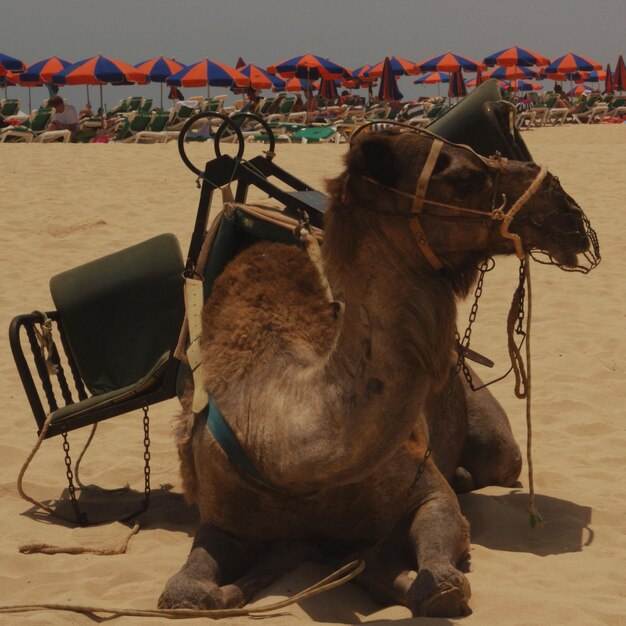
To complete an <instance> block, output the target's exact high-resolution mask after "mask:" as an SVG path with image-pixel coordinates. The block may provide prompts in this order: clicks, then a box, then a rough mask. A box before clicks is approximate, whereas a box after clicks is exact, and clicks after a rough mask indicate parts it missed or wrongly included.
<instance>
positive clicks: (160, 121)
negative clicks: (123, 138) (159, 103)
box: [127, 111, 179, 143]
mask: <svg viewBox="0 0 626 626" xmlns="http://www.w3.org/2000/svg"><path fill="white" fill-rule="evenodd" d="M171 117H172V113H171V112H170V111H154V113H152V116H151V118H150V121H149V122H148V125H147V126H146V129H145V130H142V131H139V132H138V133H135V134H134V135H132V136H130V137H129V138H128V141H127V143H167V142H168V141H174V140H176V138H177V137H178V134H179V131H169V130H167V127H168V123H169V121H170V119H171Z"/></svg>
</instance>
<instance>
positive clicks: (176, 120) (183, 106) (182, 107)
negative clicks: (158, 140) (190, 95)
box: [168, 100, 200, 131]
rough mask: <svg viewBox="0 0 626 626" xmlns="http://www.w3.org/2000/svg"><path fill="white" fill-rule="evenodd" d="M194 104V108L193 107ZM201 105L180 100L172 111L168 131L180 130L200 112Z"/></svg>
mask: <svg viewBox="0 0 626 626" xmlns="http://www.w3.org/2000/svg"><path fill="white" fill-rule="evenodd" d="M192 103H193V106H192ZM199 107H200V104H199V103H198V102H195V101H192V100H191V101H190V100H179V101H178V102H177V103H176V104H175V105H174V108H173V109H172V118H171V120H170V123H169V125H168V130H172V131H174V130H180V129H181V128H182V127H183V126H184V125H185V122H186V121H187V120H188V119H189V118H190V117H191V116H192V115H194V114H196V113H197V112H198V110H199Z"/></svg>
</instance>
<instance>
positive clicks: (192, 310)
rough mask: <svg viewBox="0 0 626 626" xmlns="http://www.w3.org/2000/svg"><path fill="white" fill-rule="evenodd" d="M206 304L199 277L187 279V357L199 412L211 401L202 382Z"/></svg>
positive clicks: (193, 403) (195, 411)
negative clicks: (203, 328) (202, 350)
mask: <svg viewBox="0 0 626 626" xmlns="http://www.w3.org/2000/svg"><path fill="white" fill-rule="evenodd" d="M203 304H204V286H203V284H202V281H201V280H198V279H197V278H186V279H185V309H186V310H187V321H188V324H189V341H190V343H189V347H188V348H187V359H188V360H189V367H190V368H191V372H192V375H193V402H192V409H193V411H194V413H199V412H200V411H202V409H203V408H204V407H205V406H206V405H207V404H208V402H209V394H208V393H207V390H206V389H205V388H204V384H203V382H202V376H201V374H202V370H201V368H200V365H201V364H202V355H201V352H200V334H201V333H202V306H203Z"/></svg>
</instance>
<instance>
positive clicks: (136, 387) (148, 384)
mask: <svg viewBox="0 0 626 626" xmlns="http://www.w3.org/2000/svg"><path fill="white" fill-rule="evenodd" d="M169 356H170V353H169V351H168V352H166V353H164V354H163V355H162V356H161V358H160V359H159V360H158V361H157V362H156V363H155V364H154V366H153V367H152V369H151V370H150V371H149V372H148V373H147V374H146V375H145V376H144V377H143V378H141V379H139V380H138V381H137V382H135V383H134V384H132V385H127V386H126V387H122V388H121V389H114V390H113V391H109V392H107V393H101V394H99V395H96V396H91V397H90V398H86V399H85V400H81V401H80V402H74V403H73V404H68V405H67V406H64V407H61V408H59V409H57V410H56V411H54V412H53V413H52V418H51V424H60V423H62V422H69V421H71V420H73V419H74V418H76V417H80V416H81V415H84V414H85V413H88V412H90V411H93V410H94V409H104V408H107V407H109V406H113V405H115V404H119V403H120V402H123V401H124V400H129V399H131V398H134V397H136V396H139V395H141V394H144V393H146V392H148V391H152V390H153V389H156V388H157V387H158V386H159V385H160V384H161V381H162V380H163V376H164V374H165V370H166V368H167V363H168V361H169Z"/></svg>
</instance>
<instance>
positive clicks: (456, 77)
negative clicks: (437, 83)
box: [448, 70, 467, 98]
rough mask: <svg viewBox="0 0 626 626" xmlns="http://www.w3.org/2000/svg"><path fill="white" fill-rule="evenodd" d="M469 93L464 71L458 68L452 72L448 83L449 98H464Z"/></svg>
mask: <svg viewBox="0 0 626 626" xmlns="http://www.w3.org/2000/svg"><path fill="white" fill-rule="evenodd" d="M466 95H467V87H466V86H465V81H464V80H463V71H462V70H458V71H455V72H452V73H451V74H450V82H449V83H448V98H464V97H465V96H466Z"/></svg>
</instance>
